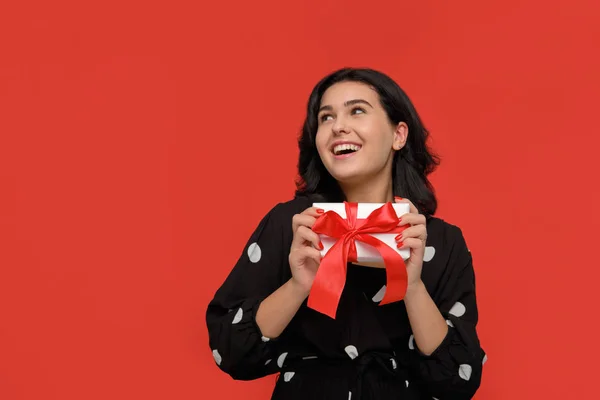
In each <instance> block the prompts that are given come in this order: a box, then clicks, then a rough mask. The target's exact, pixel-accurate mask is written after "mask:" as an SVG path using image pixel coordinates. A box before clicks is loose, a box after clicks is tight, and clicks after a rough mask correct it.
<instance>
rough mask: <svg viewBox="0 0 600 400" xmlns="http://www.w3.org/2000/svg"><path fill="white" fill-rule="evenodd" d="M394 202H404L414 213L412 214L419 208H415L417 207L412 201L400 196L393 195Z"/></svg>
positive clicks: (416, 212) (417, 211)
mask: <svg viewBox="0 0 600 400" xmlns="http://www.w3.org/2000/svg"><path fill="white" fill-rule="evenodd" d="M394 202H396V203H406V204H408V205H409V206H410V212H411V213H414V214H418V213H419V210H418V209H417V207H415V205H414V204H413V203H412V201H410V200H408V199H403V198H402V197H398V196H396V197H394Z"/></svg>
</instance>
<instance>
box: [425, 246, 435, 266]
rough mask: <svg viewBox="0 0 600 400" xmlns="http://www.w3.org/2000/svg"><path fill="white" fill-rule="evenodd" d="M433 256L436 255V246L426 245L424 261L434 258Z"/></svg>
mask: <svg viewBox="0 0 600 400" xmlns="http://www.w3.org/2000/svg"><path fill="white" fill-rule="evenodd" d="M433 256H435V247H433V246H426V247H425V255H424V256H423V261H425V262H429V261H431V260H432V259H433Z"/></svg>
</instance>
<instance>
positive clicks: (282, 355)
mask: <svg viewBox="0 0 600 400" xmlns="http://www.w3.org/2000/svg"><path fill="white" fill-rule="evenodd" d="M287 355H288V353H281V355H280V356H279V358H278V359H277V365H278V366H279V368H283V363H284V361H285V358H286V357H287Z"/></svg>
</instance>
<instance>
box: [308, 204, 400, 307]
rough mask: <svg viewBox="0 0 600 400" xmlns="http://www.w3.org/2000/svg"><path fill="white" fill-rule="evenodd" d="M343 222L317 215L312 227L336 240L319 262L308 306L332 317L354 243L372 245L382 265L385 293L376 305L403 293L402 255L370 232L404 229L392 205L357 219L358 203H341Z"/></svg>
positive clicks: (353, 255) (352, 258)
mask: <svg viewBox="0 0 600 400" xmlns="http://www.w3.org/2000/svg"><path fill="white" fill-rule="evenodd" d="M344 205H345V207H346V219H343V218H342V217H340V216H339V214H337V213H336V212H334V211H328V212H326V213H324V214H323V215H321V216H320V217H319V218H318V219H317V221H316V222H315V224H314V225H313V227H312V230H313V231H314V232H316V233H318V234H323V235H327V236H329V237H332V238H336V239H338V240H337V241H336V242H335V244H334V245H333V247H331V249H330V250H329V251H328V252H327V254H325V256H324V257H323V258H322V259H321V265H320V266H319V269H318V271H317V275H316V276H315V280H314V282H313V285H312V288H311V291H310V295H309V297H308V306H309V307H310V308H312V309H314V310H316V311H319V312H320V313H323V314H325V315H328V316H329V317H331V318H335V316H336V312H337V307H338V304H339V302H340V297H341V296H342V292H343V290H344V285H345V284H346V272H347V271H346V270H347V265H348V262H353V261H354V262H356V261H357V255H356V244H355V241H356V240H358V241H360V242H363V243H366V244H368V245H371V246H373V247H374V248H375V249H376V250H377V251H378V252H379V254H381V257H382V258H383V262H384V264H385V271H386V279H387V283H386V286H387V288H386V291H385V295H384V297H383V299H382V300H381V302H380V303H379V304H380V305H384V304H389V303H393V302H395V301H399V300H402V299H403V298H404V295H405V294H406V286H407V279H408V278H407V275H406V265H405V264H404V260H403V259H402V256H401V255H400V254H398V252H397V251H396V250H394V249H392V248H390V247H389V246H388V245H387V244H385V243H383V242H382V241H381V240H379V239H377V238H375V237H373V236H371V235H370V234H372V233H392V232H398V231H402V230H404V229H405V228H403V227H398V223H399V221H400V220H399V219H398V216H397V215H396V212H395V211H394V207H393V206H392V203H386V204H384V205H383V206H382V207H380V208H378V209H376V210H374V211H373V212H372V213H371V214H370V215H369V216H368V217H367V218H366V219H357V218H356V214H357V210H358V203H348V202H344Z"/></svg>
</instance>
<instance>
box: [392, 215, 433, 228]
mask: <svg viewBox="0 0 600 400" xmlns="http://www.w3.org/2000/svg"><path fill="white" fill-rule="evenodd" d="M426 223H427V219H426V218H425V216H424V215H423V214H413V213H407V214H404V215H402V216H401V217H400V222H399V223H398V226H403V225H425V224H426Z"/></svg>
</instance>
